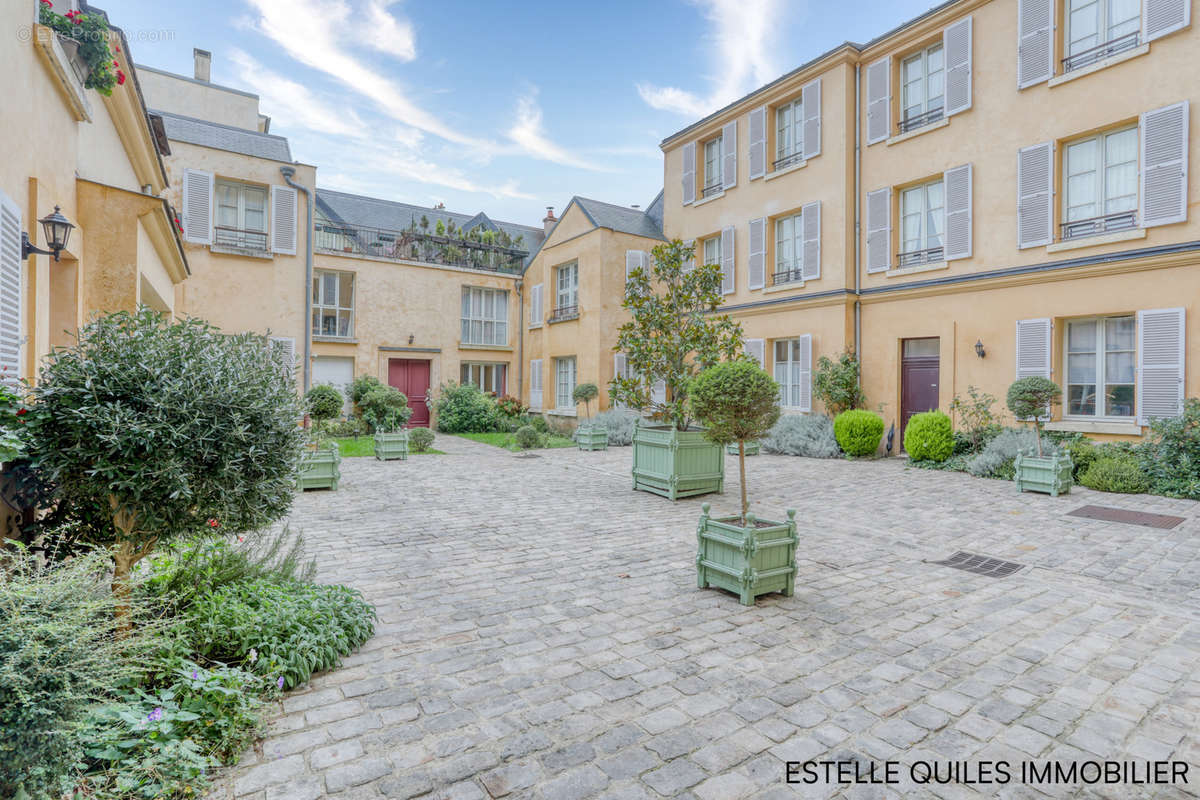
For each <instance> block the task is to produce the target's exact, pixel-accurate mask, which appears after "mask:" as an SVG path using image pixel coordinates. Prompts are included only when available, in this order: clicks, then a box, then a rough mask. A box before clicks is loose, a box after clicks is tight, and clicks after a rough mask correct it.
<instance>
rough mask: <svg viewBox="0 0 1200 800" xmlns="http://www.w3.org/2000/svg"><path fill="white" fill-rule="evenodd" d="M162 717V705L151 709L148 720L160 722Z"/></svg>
mask: <svg viewBox="0 0 1200 800" xmlns="http://www.w3.org/2000/svg"><path fill="white" fill-rule="evenodd" d="M162 718H163V710H162V707H161V706H160V707H159V708H156V709H154V710H153V711H151V712H150V713H149V714H147V715H146V720H147V721H148V722H158V721H159V720H161V719H162Z"/></svg>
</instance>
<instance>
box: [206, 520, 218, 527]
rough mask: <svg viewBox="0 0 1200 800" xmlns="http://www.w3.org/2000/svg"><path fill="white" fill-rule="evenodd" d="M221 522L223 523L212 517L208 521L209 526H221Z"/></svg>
mask: <svg viewBox="0 0 1200 800" xmlns="http://www.w3.org/2000/svg"><path fill="white" fill-rule="evenodd" d="M220 524H221V523H220V522H217V521H216V520H215V519H210V520H209V521H208V527H210V528H216V527H219V526H220Z"/></svg>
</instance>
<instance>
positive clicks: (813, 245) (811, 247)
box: [800, 200, 821, 281]
mask: <svg viewBox="0 0 1200 800" xmlns="http://www.w3.org/2000/svg"><path fill="white" fill-rule="evenodd" d="M800 214H801V216H800V220H801V225H802V226H803V235H804V238H803V243H804V262H803V263H804V280H806V281H811V280H816V279H817V278H819V277H821V201H820V200H818V201H817V202H815V203H806V204H805V205H804V207H803V208H802V209H801V211H800Z"/></svg>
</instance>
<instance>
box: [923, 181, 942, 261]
mask: <svg viewBox="0 0 1200 800" xmlns="http://www.w3.org/2000/svg"><path fill="white" fill-rule="evenodd" d="M925 198H926V200H925V202H926V204H927V205H928V207H929V210H928V212H927V217H926V224H925V247H926V248H929V247H941V246H942V225H943V223H944V220H945V215H944V213H943V211H944V209H943V206H944V201H943V200H942V182H941V181H938V182H937V183H931V184H929V185H928V186H926V187H925ZM922 249H924V248H922Z"/></svg>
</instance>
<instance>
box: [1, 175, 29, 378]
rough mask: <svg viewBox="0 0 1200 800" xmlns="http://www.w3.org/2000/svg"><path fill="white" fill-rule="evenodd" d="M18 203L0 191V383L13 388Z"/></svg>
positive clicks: (18, 299)
mask: <svg viewBox="0 0 1200 800" xmlns="http://www.w3.org/2000/svg"><path fill="white" fill-rule="evenodd" d="M21 230H22V228H21V207H20V206H18V205H17V204H16V202H14V201H13V199H12V198H11V197H9V196H8V195H7V194H5V193H4V192H0V385H3V386H7V387H8V388H10V389H16V388H18V387H19V385H20V380H21V339H22V336H21V331H22V326H21V306H22V301H23V299H24V292H23V291H22V290H23V285H22V284H23V283H24V281H23V280H22V275H23V273H24V269H23V266H24V265H23V264H22V262H21Z"/></svg>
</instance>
